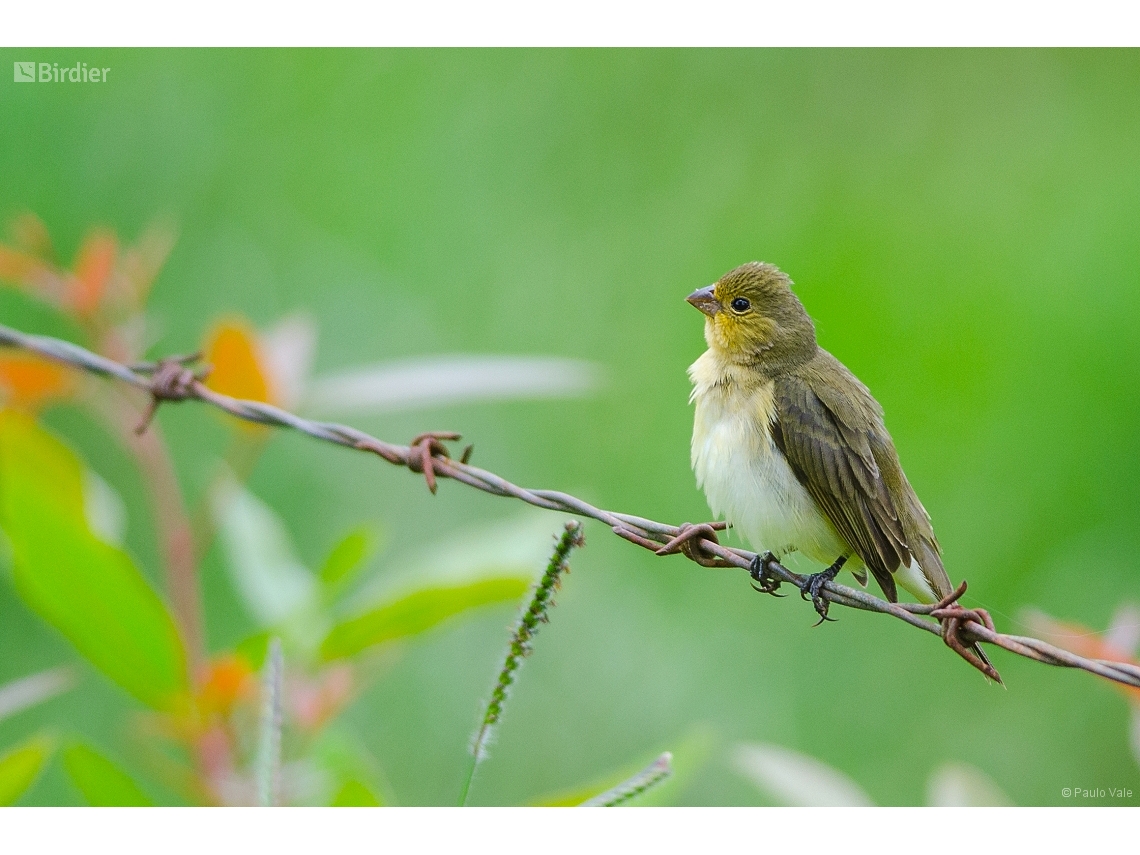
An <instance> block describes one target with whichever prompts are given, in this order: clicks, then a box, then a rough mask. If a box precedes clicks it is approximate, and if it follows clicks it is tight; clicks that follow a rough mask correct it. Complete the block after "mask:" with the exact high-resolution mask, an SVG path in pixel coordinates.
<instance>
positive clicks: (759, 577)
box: [748, 552, 785, 597]
mask: <svg viewBox="0 0 1140 855" xmlns="http://www.w3.org/2000/svg"><path fill="white" fill-rule="evenodd" d="M775 560H776V556H775V555H773V554H772V553H771V552H765V553H764V554H763V555H759V554H757V556H756V557H755V558H753V559H752V564H751V566H750V567H749V568H748V573H749V574H750V575H751V576H752V582H753V585H752V590H754V591H759V592H760V593H761V594H771V595H772V596H773V597H783V596H785V595H784V594H777V593H776V592H777V591H778V590H780V579H779V578H778V577H777V576H775V575H774V574H773V573H772V571H770V570H769V569H768V564H769V563H770V562H773V561H775Z"/></svg>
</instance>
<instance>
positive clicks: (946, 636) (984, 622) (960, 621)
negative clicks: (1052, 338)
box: [930, 580, 1005, 685]
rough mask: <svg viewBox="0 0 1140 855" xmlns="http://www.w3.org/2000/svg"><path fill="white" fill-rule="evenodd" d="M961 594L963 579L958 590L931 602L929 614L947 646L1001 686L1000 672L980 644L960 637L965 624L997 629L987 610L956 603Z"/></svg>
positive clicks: (963, 588)
mask: <svg viewBox="0 0 1140 855" xmlns="http://www.w3.org/2000/svg"><path fill="white" fill-rule="evenodd" d="M964 593H966V582H965V581H964V580H963V582H962V584H961V585H959V586H958V588H957V590H955V591H953V592H952V593H950V594H947V595H946V596H945V597H943V598H942V599H941V600H940V601H938V602H937V603H935V604H934V608H933V609H931V611H930V616H931V617H932V618H934V619H935V620H937V621H938V622H939V623H941V624H942V640H943V641H944V642H946V646H947V647H949V648H950V649H951V650H953V651H954V652H955V653H957V654H958V655H959V656H961V657H962V658H963V659H965V660H966V661H967V662H969V663H970V664H971V665H973V666H974V667H975V668H977V669H978V670H979V671H981V672H982V673H983V674H985V675H986V676H987V677H988V678H990V679H991V680H993V681H995V682H996V683H998V684H1000V685H1005V684H1004V683H1002V679H1001V675H1000V674H999V673H998V672H997V669H996V668H995V667H994V666H993V665H992V664H990V660H989V659H988V658H987V657H986V654H985V653H984V652H982V648H981V646H980V645H979V644H978V643H977V642H976V641H972V640H969V639H966V638H963V636H962V630H963V629H964V628H965V627H966V624H968V623H976V624H979V625H980V626H984V627H985V628H986V629H988V630H989V631H990V632H997V629H996V628H995V627H994V620H993V618H992V617H990V613H989V612H987V611H986V610H985V609H967V608H964V607H963V606H962V605H961V604H960V603H959V602H958V599H959V598H960V597H961V596H962V595H963V594H964Z"/></svg>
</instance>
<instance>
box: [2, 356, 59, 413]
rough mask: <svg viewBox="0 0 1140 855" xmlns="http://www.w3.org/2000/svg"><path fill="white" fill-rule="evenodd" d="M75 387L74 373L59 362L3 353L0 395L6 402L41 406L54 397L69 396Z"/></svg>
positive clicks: (23, 406) (24, 406) (31, 407)
mask: <svg viewBox="0 0 1140 855" xmlns="http://www.w3.org/2000/svg"><path fill="white" fill-rule="evenodd" d="M72 387H73V376H72V375H71V373H70V372H68V371H66V370H65V369H63V368H61V367H60V366H58V365H54V364H52V363H50V362H45V361H43V360H42V359H38V358H36V357H34V356H25V355H24V354H12V355H8V356H4V357H0V397H3V398H4V399H6V400H4V403H5V404H10V405H12V406H14V407H16V408H18V409H22V410H32V411H34V410H38V409H39V408H40V407H42V406H43V405H44V404H45V403H46V402H47V401H49V400H51V399H52V398H63V397H66V396H67V395H68V394H69V393H70V392H71V390H72Z"/></svg>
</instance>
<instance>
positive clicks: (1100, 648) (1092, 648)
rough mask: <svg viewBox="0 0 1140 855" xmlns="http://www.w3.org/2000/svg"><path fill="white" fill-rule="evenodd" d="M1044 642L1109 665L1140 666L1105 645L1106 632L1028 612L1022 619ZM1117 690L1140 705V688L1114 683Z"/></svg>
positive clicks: (1109, 645)
mask: <svg viewBox="0 0 1140 855" xmlns="http://www.w3.org/2000/svg"><path fill="white" fill-rule="evenodd" d="M1022 619H1023V620H1024V621H1025V623H1026V624H1027V625H1028V626H1029V627H1030V629H1031V630H1032V631H1033V634H1034V635H1036V636H1037V637H1038V638H1040V639H1041V640H1042V641H1047V642H1049V643H1050V644H1054V645H1056V646H1057V647H1060V648H1061V649H1063V650H1068V651H1069V652H1070V653H1075V654H1077V655H1078V656H1084V657H1085V658H1087V659H1104V660H1106V661H1108V662H1129V663H1131V664H1133V665H1140V662H1137V661H1136V660H1135V659H1133V658H1132V657H1130V656H1129V655H1128V654H1127V652H1125V651H1123V650H1120V649H1119V648H1117V647H1114V646H1113V645H1111V644H1107V643H1105V640H1104V633H1100V632H1095V631H1093V630H1091V629H1089V628H1088V627H1087V626H1081V625H1080V624H1078V623H1066V622H1064V621H1059V620H1057V619H1056V618H1053V617H1050V616H1049V615H1047V614H1045V613H1044V612H1039V611H1037V610H1032V611H1028V612H1027V613H1026V614H1025V615H1024V616H1023V618H1022ZM1112 685H1113V687H1114V688H1117V689H1119V690H1120V691H1122V692H1124V694H1125V695H1127V696H1128V698H1129V699H1130V700H1131V701H1132V702H1133V703H1134V704H1137V705H1140V689H1138V688H1136V687H1134V686H1124V685H1121V684H1120V683H1113V684H1112Z"/></svg>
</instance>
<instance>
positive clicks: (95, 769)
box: [63, 742, 154, 807]
mask: <svg viewBox="0 0 1140 855" xmlns="http://www.w3.org/2000/svg"><path fill="white" fill-rule="evenodd" d="M63 767H64V768H65V769H66V770H67V774H68V776H69V777H70V778H71V781H72V783H73V784H75V786H76V787H78V788H79V792H81V793H82V794H83V798H84V799H86V800H87V803H88V804H90V805H93V806H94V807H146V806H148V805H152V804H154V802H152V801H151V800H150V799H149V798H148V797H147V795H146V793H144V792H143V791H142V790H140V789H139V785H138V784H136V783H135V782H134V779H133V778H131V776H130V775H128V774H127V773H126V772H124V771H123V770H122V769H120V768H119V767H118V766H116V765H115V764H114V763H112V762H111V761H110V760H108V759H107V758H106V757H104V756H103V755H102V754H100V753H99V752H98V751H96V750H95V749H94V748H92V747H91V746H89V745H84V744H83V743H81V742H77V743H74V744H73V745H70V746H69V747H68V748H67V749H66V750H65V751H64V752H63Z"/></svg>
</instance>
